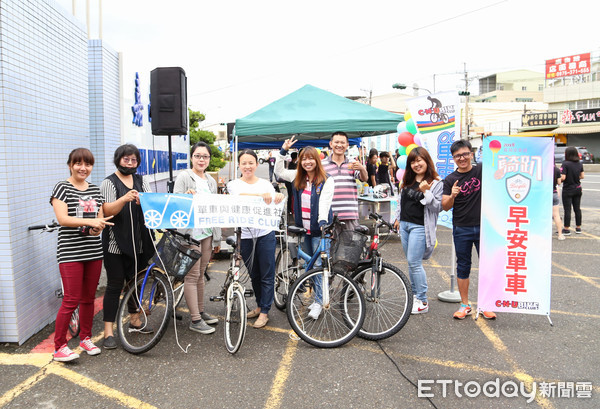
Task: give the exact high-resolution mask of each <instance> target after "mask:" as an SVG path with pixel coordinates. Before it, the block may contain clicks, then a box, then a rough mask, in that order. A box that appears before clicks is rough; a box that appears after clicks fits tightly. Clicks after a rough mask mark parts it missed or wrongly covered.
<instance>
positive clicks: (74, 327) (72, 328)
mask: <svg viewBox="0 0 600 409" xmlns="http://www.w3.org/2000/svg"><path fill="white" fill-rule="evenodd" d="M59 227H60V224H58V223H57V222H56V221H54V220H53V221H52V223H50V224H46V225H43V224H40V225H36V226H30V227H28V228H27V230H41V232H40V233H43V232H53V231H54V230H58V228H59ZM60 287H61V288H60V291H59V292H58V293H57V294H56V297H57V298H63V297H64V291H65V290H64V287H63V284H62V279H61V280H60ZM80 329H81V328H80V326H79V305H78V306H77V308H75V311H73V314H71V319H70V320H69V333H70V334H71V337H73V338H75V337H76V336H78V335H79V330H80Z"/></svg>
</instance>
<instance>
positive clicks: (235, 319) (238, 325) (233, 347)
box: [223, 288, 246, 354]
mask: <svg viewBox="0 0 600 409" xmlns="http://www.w3.org/2000/svg"><path fill="white" fill-rule="evenodd" d="M227 293H228V295H227V298H226V299H225V306H226V313H225V330H224V331H223V337H224V338H225V348H227V351H228V352H229V353H230V354H235V353H236V352H237V351H238V350H239V349H240V347H241V346H242V343H243V342H244V337H245V335H246V299H245V298H244V294H242V292H241V291H240V290H239V289H237V288H236V289H230V290H229V291H227Z"/></svg>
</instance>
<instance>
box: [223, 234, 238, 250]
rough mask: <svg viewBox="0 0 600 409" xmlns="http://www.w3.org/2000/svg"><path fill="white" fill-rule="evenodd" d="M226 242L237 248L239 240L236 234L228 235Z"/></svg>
mask: <svg viewBox="0 0 600 409" xmlns="http://www.w3.org/2000/svg"><path fill="white" fill-rule="evenodd" d="M225 243H227V244H229V245H230V246H231V247H233V248H235V245H236V243H237V240H236V238H235V236H227V238H226V239H225Z"/></svg>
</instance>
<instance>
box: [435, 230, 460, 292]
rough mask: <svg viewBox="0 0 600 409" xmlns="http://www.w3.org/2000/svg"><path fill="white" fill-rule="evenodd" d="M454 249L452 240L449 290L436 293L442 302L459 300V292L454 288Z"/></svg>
mask: <svg viewBox="0 0 600 409" xmlns="http://www.w3.org/2000/svg"><path fill="white" fill-rule="evenodd" d="M455 264H456V250H455V249H454V241H453V242H452V273H450V290H448V291H442V292H441V293H439V294H438V300H440V301H443V302H460V301H461V299H460V293H459V292H458V291H456V290H455V287H456V271H455V270H456V268H455V267H456V265H455Z"/></svg>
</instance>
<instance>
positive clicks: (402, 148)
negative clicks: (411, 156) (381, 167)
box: [398, 145, 406, 156]
mask: <svg viewBox="0 0 600 409" xmlns="http://www.w3.org/2000/svg"><path fill="white" fill-rule="evenodd" d="M402 155H406V147H405V146H402V145H400V147H399V148H398V156H402Z"/></svg>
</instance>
